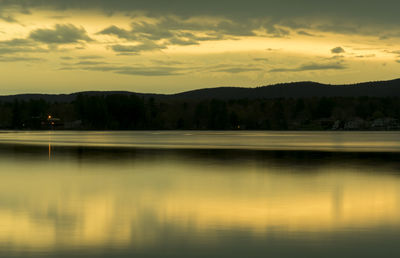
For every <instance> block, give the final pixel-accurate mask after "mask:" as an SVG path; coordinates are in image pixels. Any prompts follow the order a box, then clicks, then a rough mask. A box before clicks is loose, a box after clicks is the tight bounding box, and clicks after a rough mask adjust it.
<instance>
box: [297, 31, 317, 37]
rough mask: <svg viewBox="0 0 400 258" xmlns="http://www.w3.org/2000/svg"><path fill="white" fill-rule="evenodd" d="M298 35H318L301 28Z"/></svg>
mask: <svg viewBox="0 0 400 258" xmlns="http://www.w3.org/2000/svg"><path fill="white" fill-rule="evenodd" d="M297 34H298V35H303V36H308V37H317V36H316V35H314V34H312V33H309V32H307V31H304V30H300V31H298V32H297Z"/></svg>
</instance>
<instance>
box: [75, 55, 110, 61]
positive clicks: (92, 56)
mask: <svg viewBox="0 0 400 258" xmlns="http://www.w3.org/2000/svg"><path fill="white" fill-rule="evenodd" d="M78 58H79V59H81V60H87V59H102V58H104V57H103V56H98V55H86V56H78Z"/></svg>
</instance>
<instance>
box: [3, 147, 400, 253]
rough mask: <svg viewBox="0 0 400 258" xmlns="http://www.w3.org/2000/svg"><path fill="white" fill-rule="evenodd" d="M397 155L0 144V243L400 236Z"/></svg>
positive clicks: (102, 245)
mask: <svg viewBox="0 0 400 258" xmlns="http://www.w3.org/2000/svg"><path fill="white" fill-rule="evenodd" d="M398 158H399V154H397V153H380V154H376V153H375V154H371V153H356V154H354V153H328V152H326V153H320V152H271V151H267V152H260V151H215V150H197V151H194V150H174V151H169V150H155V149H154V150H148V149H147V150H146V149H101V148H89V147H80V148H75V147H57V146H56V147H54V146H51V145H49V146H48V147H47V146H43V147H40V146H36V147H34V146H20V145H0V164H1V172H0V177H1V181H0V254H1V253H5V254H6V255H9V256H12V255H17V254H20V253H21V252H25V253H24V255H27V254H30V255H33V254H43V253H44V254H47V255H49V254H55V253H57V255H60V253H59V252H61V251H62V250H68V251H71V250H86V252H90V251H96V250H99V249H101V250H103V251H104V249H107V250H110V248H111V250H114V251H108V252H109V253H110V254H112V255H110V256H111V257H115V255H116V253H118V252H127V253H129V252H134V253H135V252H139V253H140V254H149V253H151V252H154V250H159V249H160V250H161V249H162V250H165V249H168V250H170V255H171V256H176V255H177V254H178V253H179V252H177V249H176V248H177V246H179V245H182V243H186V244H185V246H186V248H187V252H189V253H192V252H194V251H195V250H197V251H199V249H200V250H201V249H202V248H204V247H207V248H208V250H214V251H215V250H216V248H217V247H218V246H222V245H224V243H225V242H224V241H226V240H227V239H231V240H230V241H238V240H237V239H236V238H235V237H236V236H238V235H240V236H241V238H240V239H242V240H240V241H241V243H242V244H243V243H246V246H247V247H248V248H255V249H257V248H258V249H259V250H262V251H267V250H270V249H269V248H271V246H270V245H271V244H272V243H276V242H279V243H280V244H282V243H286V244H287V245H289V246H291V245H293V241H294V242H296V241H300V242H301V241H306V242H308V243H313V245H315V246H323V247H324V246H325V244H324V242H323V239H325V240H324V241H327V240H326V239H327V238H328V239H329V238H330V237H332V236H334V235H337V234H339V235H341V237H342V238H343V236H348V235H352V234H354V235H356V236H357V237H356V238H355V239H358V238H360V237H361V238H362V237H363V235H365V234H369V233H370V234H372V235H373V234H377V233H376V232H381V231H383V232H389V231H390V232H392V233H393V234H394V236H393V238H391V239H392V240H393V239H399V238H398V237H399V236H400V177H399V163H398ZM387 229H390V230H389V231H388V230H387ZM379 234H381V233H379ZM232 239H236V240H232ZM271 239H272V240H271ZM273 239H275V242H274V240H273ZM277 239H278V240H279V241H278V240H277ZM344 239H346V237H344ZM289 243H291V244H289ZM302 243H303V242H302ZM373 243H374V242H373ZM303 244H304V243H303ZM335 245H337V242H335ZM168 246H169V247H168ZM292 247H293V246H292ZM169 248H171V249H169ZM224 248H227V247H224ZM229 248H235V247H233V246H232V245H230V247H229ZM364 248H365V247H364ZM255 249H254V250H255ZM171 250H173V251H171ZM224 250H225V249H224ZM271 250H272V249H271ZM203 251H204V250H203ZM216 253H217V252H216V251H215V253H214V254H216ZM260 254H261V253H260ZM264 254H265V253H264ZM308 254H309V253H308ZM2 257H4V256H2ZM5 257H7V256H5Z"/></svg>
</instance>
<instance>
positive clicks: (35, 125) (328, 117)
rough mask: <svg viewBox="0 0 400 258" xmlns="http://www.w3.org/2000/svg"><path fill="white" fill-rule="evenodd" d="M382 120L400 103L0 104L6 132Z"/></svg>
mask: <svg viewBox="0 0 400 258" xmlns="http://www.w3.org/2000/svg"><path fill="white" fill-rule="evenodd" d="M49 116H51V117H52V118H57V119H58V120H57V123H56V124H55V126H52V125H51V124H49ZM377 119H391V120H390V121H392V122H393V121H394V122H393V123H395V124H396V123H398V120H399V119H400V98H399V97H385V98H376V97H314V98H278V99H252V100H249V99H232V100H221V99H205V100H190V101H189V100H178V99H157V98H154V97H149V98H145V97H139V96H136V95H126V94H112V95H96V96H90V95H85V94H80V95H78V96H77V97H76V98H75V100H73V101H71V102H51V101H45V100H43V99H39V100H18V99H16V100H14V101H12V102H0V128H1V129H27V130H38V129H80V130H240V129H247V130H329V129H332V128H333V126H334V124H335V123H336V124H337V123H338V122H339V124H340V126H339V127H338V128H337V129H340V128H345V126H344V125H345V124H346V123H348V122H351V121H353V120H357V121H364V122H365V124H368V123H372V122H373V121H375V120H377ZM51 121H53V120H51ZM54 121H56V120H54ZM396 121H397V122H396ZM53 124H54V123H53ZM360 129H369V127H368V126H366V127H365V128H360Z"/></svg>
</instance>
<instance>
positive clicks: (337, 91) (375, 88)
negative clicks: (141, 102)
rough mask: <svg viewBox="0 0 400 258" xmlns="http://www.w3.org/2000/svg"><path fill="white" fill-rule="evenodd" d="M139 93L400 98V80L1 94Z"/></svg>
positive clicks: (55, 97)
mask: <svg viewBox="0 0 400 258" xmlns="http://www.w3.org/2000/svg"><path fill="white" fill-rule="evenodd" d="M115 94H119V95H137V96H140V97H144V98H150V97H153V98H155V99H169V100H171V99H177V100H191V99H198V100H201V99H243V98H247V99H274V98H311V97H363V96H368V97H400V79H395V80H389V81H376V82H365V83H358V84H348V85H328V84H321V83H316V82H293V83H282V84H275V85H270V86H262V87H257V88H244V87H217V88H206V89H199V90H192V91H186V92H182V93H177V94H152V93H135V92H128V91H104V92H103V91H85V92H77V93H72V94H19V95H9V96H0V101H6V102H9V101H13V100H14V99H19V100H30V99H33V100H38V99H43V100H45V101H50V102H71V101H73V100H75V99H76V97H77V96H78V95H87V96H99V95H115Z"/></svg>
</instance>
